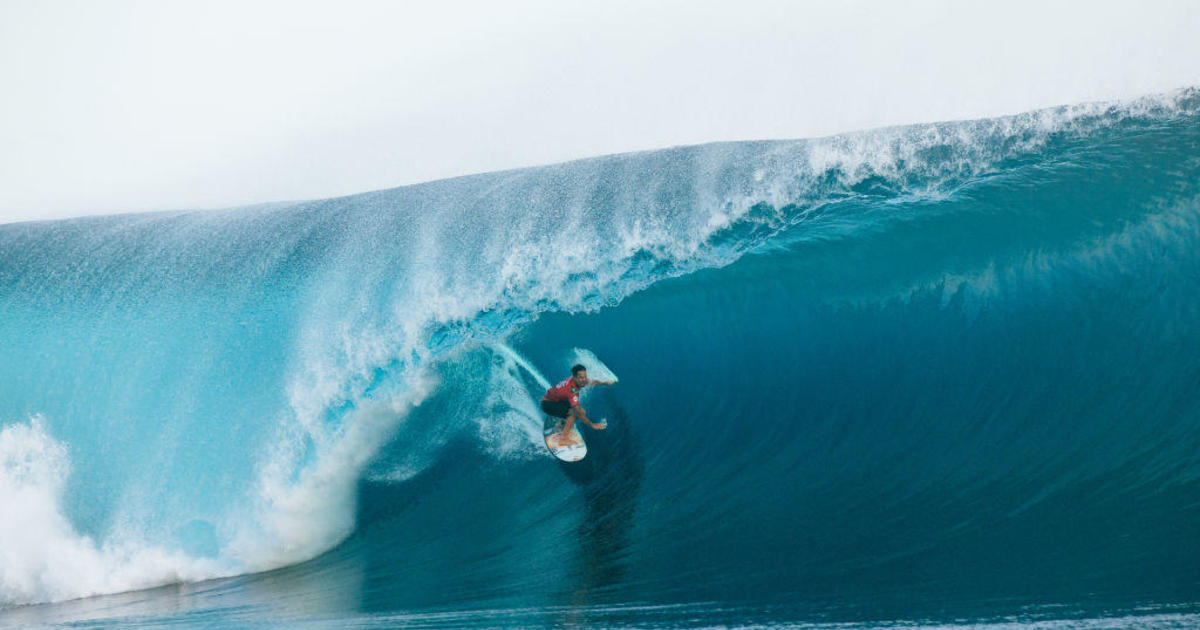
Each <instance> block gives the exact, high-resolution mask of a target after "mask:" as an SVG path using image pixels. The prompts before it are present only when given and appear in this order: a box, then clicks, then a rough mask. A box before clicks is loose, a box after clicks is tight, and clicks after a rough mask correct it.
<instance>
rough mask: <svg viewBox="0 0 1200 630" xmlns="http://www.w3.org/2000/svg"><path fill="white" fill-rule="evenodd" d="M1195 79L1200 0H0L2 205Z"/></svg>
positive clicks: (378, 178)
mask: <svg viewBox="0 0 1200 630" xmlns="http://www.w3.org/2000/svg"><path fill="white" fill-rule="evenodd" d="M1188 85H1200V2H1196V1H1192V0H1180V1H1176V2H1170V1H1166V0H1160V1H1146V2H1121V3H1111V2H1110V3H1101V2H1083V1H1078V2H1057V1H1054V0H1038V1H1027V0H1020V1H1010V0H1005V1H1003V2H997V1H995V0H993V1H989V2H964V1H962V0H959V1H949V0H947V1H934V0H924V1H919V2H878V3H874V2H870V3H869V2H861V1H831V2H821V3H817V2H778V1H760V0H755V1H749V0H737V1H729V2H721V3H716V2H698V1H696V0H692V1H679V2H653V3H652V2H636V1H635V2H628V1H625V0H603V1H593V2H572V1H563V0H559V1H546V2H532V1H528V0H520V1H505V2H446V1H441V2H345V1H342V2H332V1H331V2H307V1H297V0H288V1H282V0H281V1H270V2H266V1H259V2H254V1H241V0H239V1H235V2H226V1H199V0H197V1H195V2H175V1H153V0H152V1H143V2H139V1H130V0H110V1H106V2H92V1H87V0H81V1H76V2H68V1H63V0H0V223H2V222H9V221H19V220H26V219H34V218H49V217H62V216H73V215H80V214H94V213H108V212H127V211H138V210H154V209H170V208H195V207H219V206H232V205H242V204H249V203H257V202H263V201H278V200H290V199H307V198H316V197H328V196H333V195H340V194H347V193H354V192H362V191H366V190H373V189H378V188H388V187H392V186H398V185H402V184H408V183H415V182H420V181H427V180H431V179H437V178H442V177H448V176H453V175H461V174H466V173H473V172H480V171H489V170H497V169H504V168H513V167H519V166H528V165H534V164H544V163H550V162H558V161H563V160H568V159H573V158H579V157H586V156H591V155H598V154H604V153H616V152H624V151H632V150H639V149H649V148H657V147H664V146H672V145H679V144H694V143H700V142H709V141H714V140H747V139H758V138H794V137H805V136H814V135H826V134H830V133H835V132H839V131H848V130H853V129H862V128H868V127H877V126H883V125H890V124H898V123H909V122H919V121H932V120H946V119H956V118H971V117H980V116H994V115H1000V114H1006V113H1014V112H1019V111H1024V110H1028V109H1033V108H1037V107H1043V106H1050V105H1056V104H1062V103H1072V102H1080V101H1085V100H1095V99H1107V98H1117V97H1126V96H1134V95H1138V94H1143V93H1148V92H1156V91H1163V90H1169V89H1174V88H1178V87H1184V86H1188Z"/></svg>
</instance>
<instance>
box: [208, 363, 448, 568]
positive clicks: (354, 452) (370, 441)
mask: <svg viewBox="0 0 1200 630" xmlns="http://www.w3.org/2000/svg"><path fill="white" fill-rule="evenodd" d="M436 385H437V381H436V379H434V378H433V377H432V375H430V374H429V373H427V372H425V371H420V372H417V373H415V374H411V375H409V376H408V380H407V387H406V388H405V390H404V391H403V392H402V393H400V394H398V395H393V396H384V397H381V398H379V399H369V400H363V401H360V404H359V405H358V406H357V408H356V409H354V410H353V411H351V412H349V413H348V414H347V416H346V417H345V419H344V421H343V422H342V423H341V424H339V425H337V426H335V427H326V426H325V425H323V424H322V423H321V422H320V421H319V419H317V418H302V419H299V421H298V422H297V423H296V424H295V425H290V426H291V427H292V430H291V431H290V434H288V435H283V436H281V438H280V443H279V446H278V447H277V448H275V449H272V450H271V451H270V452H269V454H268V456H267V457H265V458H264V460H263V462H262V465H261V468H260V472H259V476H258V483H257V485H256V495H255V504H254V506H253V507H252V512H253V515H252V516H251V518H249V519H248V520H247V523H248V526H246V527H243V528H242V529H241V531H240V532H239V533H238V534H237V535H236V536H235V538H234V540H233V542H232V543H231V544H230V545H229V548H228V549H227V550H225V551H224V553H223V555H226V556H227V557H229V558H231V559H234V560H236V561H237V562H238V564H239V565H241V566H242V567H243V569H244V571H246V572H257V571H266V570H270V569H274V568H278V567H282V566H287V565H290V564H295V563H297V562H303V561H305V560H309V559H311V558H314V557H316V556H317V555H320V554H321V553H324V552H325V551H328V550H329V549H332V548H333V547H334V546H336V545H337V544H339V543H340V542H341V541H343V540H345V538H346V537H347V536H349V535H350V533H351V532H352V531H353V530H354V515H355V511H356V508H357V503H356V500H357V482H358V479H359V478H360V477H361V475H362V473H363V471H364V469H365V468H366V466H367V464H368V463H369V462H370V461H371V459H372V458H374V457H375V455H376V454H377V453H378V451H379V448H380V447H382V446H383V445H384V444H385V443H386V442H387V440H388V439H389V437H390V436H391V435H392V433H393V432H394V431H395V429H396V427H397V426H398V425H399V424H400V423H401V422H402V421H403V420H404V418H405V417H407V416H408V414H409V413H410V412H411V411H412V409H413V407H415V406H418V405H420V404H421V402H422V401H423V400H424V399H425V398H426V397H427V396H428V395H429V393H430V392H432V391H433V389H434V388H435V387H436ZM309 440H311V443H312V444H313V445H314V448H315V449H316V452H315V453H314V454H313V456H312V457H308V456H307V455H308V454H307V453H305V451H304V448H303V447H302V446H301V445H302V444H304V443H306V442H307V441H309Z"/></svg>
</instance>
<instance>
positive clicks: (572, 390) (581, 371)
mask: <svg viewBox="0 0 1200 630" xmlns="http://www.w3.org/2000/svg"><path fill="white" fill-rule="evenodd" d="M615 384H616V381H594V380H592V379H589V378H588V375H587V368H585V367H583V366H582V365H579V364H575V365H574V366H572V367H571V377H570V378H568V379H564V380H563V381H562V382H561V383H559V384H558V385H555V386H554V387H551V388H550V389H547V390H546V395H545V396H544V397H543V398H542V411H544V412H546V415H549V416H553V417H555V418H562V419H563V421H562V422H560V423H559V424H560V425H562V427H563V429H562V433H559V434H558V440H557V441H558V443H559V444H563V445H566V444H570V443H571V438H570V437H569V436H570V435H571V428H572V427H574V426H575V421H576V420H581V421H583V423H584V424H586V425H588V426H589V427H592V428H593V429H597V430H601V429H604V428H605V427H607V426H608V424H606V423H604V422H603V421H601V423H600V424H596V423H594V422H592V421H591V420H589V419H588V417H587V411H586V410H585V409H584V408H583V407H582V406H581V405H580V404H579V391H580V390H582V389H583V388H584V387H587V386H588V385H615ZM564 423H565V424H564Z"/></svg>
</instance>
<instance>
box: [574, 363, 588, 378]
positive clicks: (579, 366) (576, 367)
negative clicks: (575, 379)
mask: <svg viewBox="0 0 1200 630" xmlns="http://www.w3.org/2000/svg"><path fill="white" fill-rule="evenodd" d="M586 371H587V368H585V367H583V364H582V363H576V364H575V365H572V366H571V376H575V375H576V374H578V373H580V372H586Z"/></svg>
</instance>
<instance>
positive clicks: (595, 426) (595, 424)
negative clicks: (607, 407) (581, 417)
mask: <svg viewBox="0 0 1200 630" xmlns="http://www.w3.org/2000/svg"><path fill="white" fill-rule="evenodd" d="M588 424H590V425H592V428H593V429H596V430H597V431H603V430H604V429H607V428H608V420H601V421H600V422H589V423H588Z"/></svg>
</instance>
